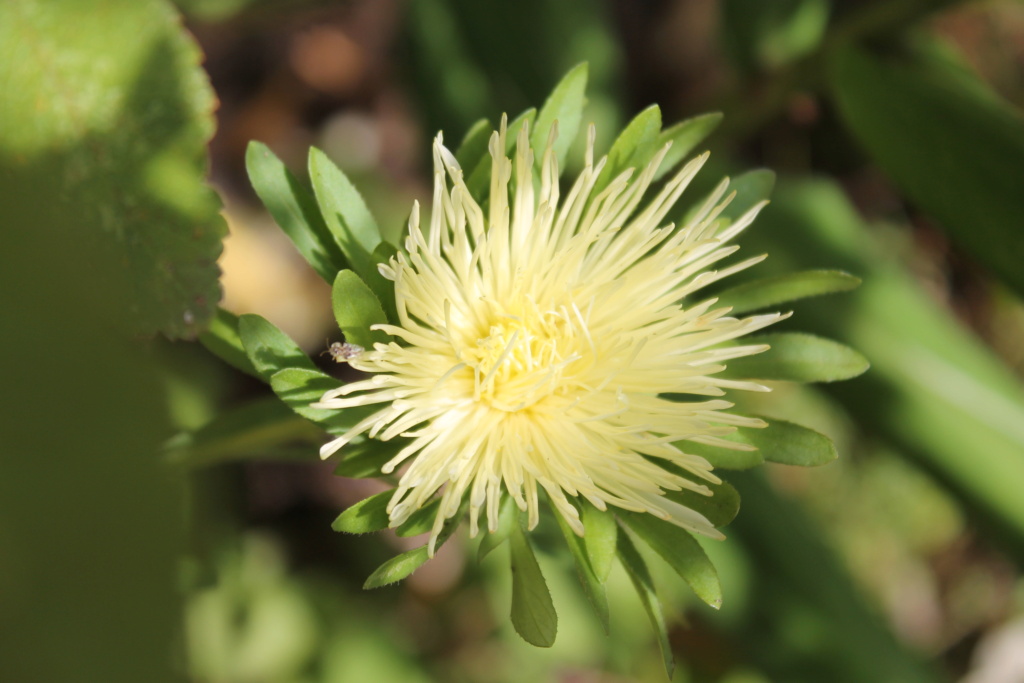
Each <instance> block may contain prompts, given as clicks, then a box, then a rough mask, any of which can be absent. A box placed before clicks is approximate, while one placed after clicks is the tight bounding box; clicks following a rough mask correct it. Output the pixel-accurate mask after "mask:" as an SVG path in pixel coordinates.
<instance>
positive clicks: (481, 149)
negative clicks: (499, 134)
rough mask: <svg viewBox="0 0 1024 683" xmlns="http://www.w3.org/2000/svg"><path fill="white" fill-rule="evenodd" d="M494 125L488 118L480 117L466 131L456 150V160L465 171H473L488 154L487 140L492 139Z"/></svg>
mask: <svg viewBox="0 0 1024 683" xmlns="http://www.w3.org/2000/svg"><path fill="white" fill-rule="evenodd" d="M493 130H494V126H493V125H491V122H490V121H488V120H487V119H480V120H479V121H477V122H476V123H474V124H473V125H472V126H470V127H469V130H467V131H466V134H465V136H463V138H462V142H461V143H460V144H459V148H458V149H457V150H455V160H456V161H458V162H459V166H460V167H461V168H462V170H463V171H464V172H469V171H472V170H473V169H474V168H476V165H477V164H478V163H480V160H481V159H483V158H484V157H486V156H487V142H488V141H489V140H490V139H491V132H492V131H493Z"/></svg>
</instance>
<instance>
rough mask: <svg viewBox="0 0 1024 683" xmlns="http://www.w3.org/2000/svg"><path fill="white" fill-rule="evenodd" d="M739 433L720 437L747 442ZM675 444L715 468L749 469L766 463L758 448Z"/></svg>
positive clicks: (694, 443)
mask: <svg viewBox="0 0 1024 683" xmlns="http://www.w3.org/2000/svg"><path fill="white" fill-rule="evenodd" d="M738 434H739V432H736V433H733V434H729V435H726V436H723V437H720V438H722V439H726V440H727V441H737V442H739V443H746V442H745V441H743V440H742V439H741V438H740V437H739V436H737V435H738ZM675 445H676V446H677V447H678V448H680V449H681V450H682V451H683V452H684V453H691V454H693V455H699V456H700V457H702V458H704V459H705V460H707V461H708V462H710V463H711V465H712V466H713V467H714V468H715V469H723V470H749V469H750V468H751V467H757V466H758V465H763V464H764V456H762V455H761V453H760V452H759V451H756V450H734V449H731V448H722V447H720V446H708V445H705V444H702V443H696V442H693V441H677V442H676V444H675Z"/></svg>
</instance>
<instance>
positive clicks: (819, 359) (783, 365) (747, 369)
mask: <svg viewBox="0 0 1024 683" xmlns="http://www.w3.org/2000/svg"><path fill="white" fill-rule="evenodd" d="M743 343H744V345H746V344H768V345H769V346H770V347H771V348H769V349H768V350H767V351H765V352H763V353H758V354H756V355H753V356H746V357H743V358H736V359H734V360H731V361H729V362H728V367H727V369H726V371H725V372H724V373H722V376H728V377H744V378H751V379H762V380H784V381H789V382H835V381H838V380H844V379H850V378H853V377H856V376H857V375H860V374H863V373H864V372H866V371H867V369H868V368H869V367H870V364H869V363H868V361H867V359H866V358H864V356H862V355H861V354H860V353H858V352H857V351H854V350H853V349H851V348H850V347H848V346H845V345H843V344H840V343H839V342H836V341H832V340H831V339H823V338H822V337H816V336H814V335H812V334H803V333H799V332H776V333H772V334H762V335H756V336H752V337H744V339H743Z"/></svg>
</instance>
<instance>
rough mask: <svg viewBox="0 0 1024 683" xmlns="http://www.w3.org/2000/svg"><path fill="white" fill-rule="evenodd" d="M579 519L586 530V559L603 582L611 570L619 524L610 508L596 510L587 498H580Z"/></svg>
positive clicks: (584, 540) (584, 541) (584, 538)
mask: <svg viewBox="0 0 1024 683" xmlns="http://www.w3.org/2000/svg"><path fill="white" fill-rule="evenodd" d="M579 504H580V521H582V522H583V527H584V528H585V529H586V530H587V532H586V535H585V536H584V537H583V545H584V546H586V550H587V559H589V560H590V566H591V567H593V569H594V573H595V574H596V575H597V578H598V579H599V580H600V581H601V583H604V582H605V581H607V580H608V575H609V574H610V573H611V571H612V561H613V560H614V559H615V549H616V547H617V542H618V536H619V525H618V524H617V523H616V522H615V515H613V514H612V513H611V511H610V510H598V509H597V508H596V507H594V506H593V505H592V504H591V503H590V502H589V501H588V500H586V499H581V500H580V501H579Z"/></svg>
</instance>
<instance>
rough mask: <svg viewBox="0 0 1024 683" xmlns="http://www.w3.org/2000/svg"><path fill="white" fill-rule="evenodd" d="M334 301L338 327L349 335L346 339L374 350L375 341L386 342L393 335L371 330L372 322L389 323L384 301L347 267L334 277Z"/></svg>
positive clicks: (332, 300)
mask: <svg viewBox="0 0 1024 683" xmlns="http://www.w3.org/2000/svg"><path fill="white" fill-rule="evenodd" d="M331 304H332V306H333V307H334V318H335V320H337V321H338V327H340V328H341V331H342V332H343V333H344V334H345V340H346V341H347V342H349V343H351V344H358V345H359V346H362V347H363V348H364V349H372V348H373V345H374V343H380V344H386V343H387V342H388V341H390V339H391V336H390V335H389V334H387V333H386V332H381V331H380V330H371V329H370V326H371V325H383V324H386V323H387V318H386V317H385V315H384V309H383V308H381V305H380V300H379V299H377V297H376V295H374V293H373V292H372V291H370V288H369V287H367V286H366V283H364V282H363V281H362V280H361V279H360V278H359V276H358V275H356V274H355V273H353V272H352V271H351V270H343V271H341V272H340V273H338V277H336V278H335V279H334V287H333V289H332V290H331Z"/></svg>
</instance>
